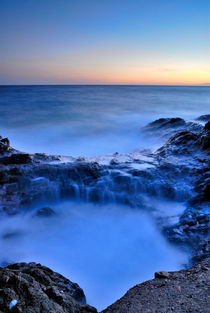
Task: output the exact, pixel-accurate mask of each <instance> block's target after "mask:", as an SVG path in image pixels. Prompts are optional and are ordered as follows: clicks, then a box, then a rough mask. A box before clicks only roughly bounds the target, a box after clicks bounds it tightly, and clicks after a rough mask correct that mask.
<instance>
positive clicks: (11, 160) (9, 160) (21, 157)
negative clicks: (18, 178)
mask: <svg viewBox="0 0 210 313" xmlns="http://www.w3.org/2000/svg"><path fill="white" fill-rule="evenodd" d="M30 162H31V156H30V155H29V154H27V153H14V154H12V155H10V156H6V157H2V158H0V163H1V164H4V165H9V164H27V163H30Z"/></svg>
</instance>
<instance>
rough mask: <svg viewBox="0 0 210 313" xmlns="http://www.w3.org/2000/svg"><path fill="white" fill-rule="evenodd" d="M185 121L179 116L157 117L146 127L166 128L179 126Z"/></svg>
mask: <svg viewBox="0 0 210 313" xmlns="http://www.w3.org/2000/svg"><path fill="white" fill-rule="evenodd" d="M185 123H186V122H185V121H184V120H183V119H182V118H180V117H175V118H159V119H158V120H155V121H154V122H151V123H149V124H148V125H147V126H146V127H147V128H153V129H157V128H168V127H180V126H183V125H185Z"/></svg>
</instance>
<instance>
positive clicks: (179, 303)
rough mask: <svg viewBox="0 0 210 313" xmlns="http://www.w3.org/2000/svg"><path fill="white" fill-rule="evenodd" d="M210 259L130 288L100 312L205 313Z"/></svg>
mask: <svg viewBox="0 0 210 313" xmlns="http://www.w3.org/2000/svg"><path fill="white" fill-rule="evenodd" d="M209 266H210V259H206V260H204V261H203V262H201V263H200V264H197V265H196V266H194V267H192V268H190V269H188V270H182V271H178V272H166V273H165V272H164V274H156V278H155V279H153V280H149V281H146V282H144V283H142V284H140V285H136V286H135V287H133V288H131V289H130V290H129V291H128V292H127V293H126V294H125V295H124V296H123V297H122V298H121V299H119V300H118V301H116V302H115V303H114V304H112V305H111V306H109V307H108V308H107V309H105V310H104V311H103V313H172V312H173V313H190V312H191V313H209V312H210V307H209V287H210V286H209V285H210V272H209Z"/></svg>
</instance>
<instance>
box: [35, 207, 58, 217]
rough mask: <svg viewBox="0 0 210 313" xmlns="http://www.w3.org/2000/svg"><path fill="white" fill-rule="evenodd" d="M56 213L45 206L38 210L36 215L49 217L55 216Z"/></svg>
mask: <svg viewBox="0 0 210 313" xmlns="http://www.w3.org/2000/svg"><path fill="white" fill-rule="evenodd" d="M53 215H55V211H53V209H51V208H48V207H45V208H41V209H39V210H38V211H37V212H36V216H40V217H48V216H53Z"/></svg>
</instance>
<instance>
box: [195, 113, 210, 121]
mask: <svg viewBox="0 0 210 313" xmlns="http://www.w3.org/2000/svg"><path fill="white" fill-rule="evenodd" d="M196 120H197V121H203V122H208V121H210V114H205V115H201V116H199V117H198V118H196Z"/></svg>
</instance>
